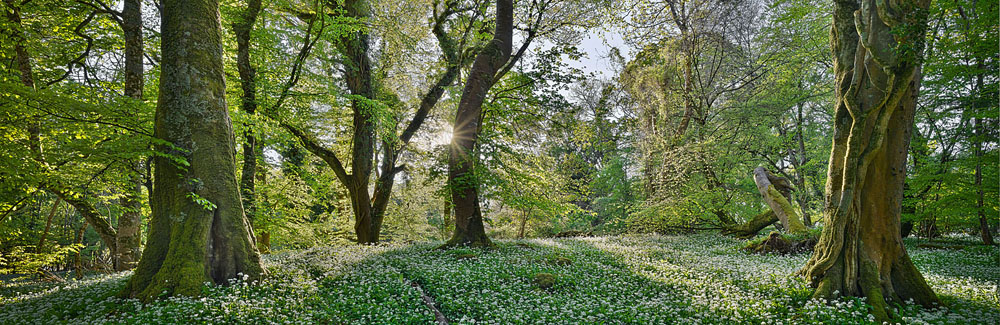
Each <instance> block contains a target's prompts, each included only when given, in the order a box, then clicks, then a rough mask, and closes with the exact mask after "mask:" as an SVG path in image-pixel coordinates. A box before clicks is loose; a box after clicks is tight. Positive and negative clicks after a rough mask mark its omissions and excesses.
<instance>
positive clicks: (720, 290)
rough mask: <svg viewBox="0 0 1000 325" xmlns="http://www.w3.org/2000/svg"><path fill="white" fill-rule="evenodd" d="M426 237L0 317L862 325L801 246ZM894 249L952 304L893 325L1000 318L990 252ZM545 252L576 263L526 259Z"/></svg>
mask: <svg viewBox="0 0 1000 325" xmlns="http://www.w3.org/2000/svg"><path fill="white" fill-rule="evenodd" d="M962 240H963V241H969V240H970V239H962ZM435 244H436V243H424V244H417V245H376V246H360V245H350V246H342V247H322V248H314V249H308V250H303V251H297V252H286V253H279V254H276V255H272V256H269V257H267V258H266V263H267V265H268V268H269V271H270V273H269V274H270V275H269V276H267V277H265V278H264V279H262V280H261V281H259V282H246V281H241V280H238V279H237V280H234V281H233V282H231V283H230V284H229V285H228V286H207V287H206V288H205V289H204V290H205V297H204V298H172V299H167V300H164V301H158V302H154V303H152V304H149V305H142V304H139V303H138V302H137V301H134V300H123V299H118V298H114V297H110V294H109V293H113V292H117V291H118V290H120V288H121V286H122V285H124V279H125V276H126V275H127V273H116V274H111V275H101V276H97V277H93V278H88V279H85V280H83V281H71V282H69V283H66V284H51V283H49V284H40V283H7V282H4V283H2V284H0V304H2V305H3V306H4V308H2V309H0V322H3V323H5V324H22V323H63V322H86V323H202V322H204V323H218V322H225V323H269V322H287V323H316V322H323V321H331V322H334V323H347V324H354V323H368V322H379V321H386V322H392V323H430V322H433V319H434V315H433V314H432V313H431V312H430V310H429V309H428V308H427V307H426V305H425V304H424V303H423V301H422V295H426V296H428V297H430V298H431V299H433V300H434V304H435V306H436V308H438V309H439V310H440V311H441V313H443V314H444V315H445V317H447V318H448V319H449V320H450V321H452V322H459V321H461V320H462V319H463V317H464V319H465V320H469V319H472V318H474V319H476V321H477V322H494V323H531V322H544V323H563V322H578V321H586V322H592V323H619V322H621V323H643V324H648V323H689V322H711V323H766V322H786V321H788V320H794V321H795V322H797V323H853V324H870V323H871V320H870V319H869V318H868V317H869V316H868V314H867V309H868V308H869V306H868V304H867V302H866V301H865V300H864V299H863V298H861V299H856V298H855V299H842V300H833V301H823V300H813V299H810V298H809V293H810V291H811V288H809V287H808V285H807V284H806V283H805V282H804V281H802V280H800V279H799V278H797V277H795V276H794V275H793V273H794V272H795V270H796V269H798V268H799V267H800V266H801V264H802V263H803V262H804V261H805V259H806V258H807V256H806V255H789V256H760V255H748V254H744V253H742V252H740V251H738V248H739V247H740V246H741V244H742V242H741V241H739V240H734V239H729V238H725V237H721V236H718V235H714V234H705V233H703V234H694V235H690V236H643V237H636V236H616V237H591V238H586V239H560V240H548V239H534V240H528V241H498V245H497V247H496V248H494V249H490V250H482V249H471V250H468V251H469V252H470V253H471V254H475V255H477V256H478V257H477V258H475V259H467V260H462V261H456V260H455V258H454V254H453V253H451V251H441V250H435V249H432V248H433V247H434V246H435ZM906 244H907V246H908V250H909V252H910V254H911V256H913V259H914V263H916V264H917V266H918V267H919V268H920V269H921V270H923V271H924V272H925V274H927V280H928V283H929V284H930V285H931V286H933V287H934V289H935V291H936V292H938V293H939V294H940V295H941V296H942V297H943V299H944V300H946V301H949V302H950V303H951V304H950V305H949V307H948V308H936V309H925V308H921V307H919V306H917V305H911V304H905V303H904V304H901V305H899V306H898V309H897V310H896V316H897V318H896V319H894V320H893V321H894V322H899V323H903V322H906V323H925V322H926V323H932V324H939V323H970V322H981V323H996V321H997V320H1000V307H998V304H997V300H996V297H995V296H994V292H993V288H995V284H994V283H993V282H992V281H993V280H992V279H993V276H994V274H995V272H994V271H995V270H994V269H995V265H993V263H991V261H994V260H996V259H997V258H998V257H1000V256H998V255H997V254H998V251H997V250H996V249H987V250H975V249H970V250H962V251H954V250H926V249H920V248H916V247H915V244H916V242H915V241H913V240H906ZM553 255H558V256H564V257H567V258H570V259H574V260H575V263H573V264H569V265H554V264H547V263H538V260H540V259H543V258H545V257H547V256H553ZM537 274H548V275H550V276H551V277H552V279H553V280H554V281H553V282H554V283H553V286H552V287H551V288H549V289H548V290H538V289H536V288H537V286H536V285H535V284H533V283H532V282H533V280H534V278H535V276H536V275H537ZM414 283H415V284H417V285H419V287H420V288H419V289H417V288H415V287H414V286H413V284H414ZM88 298H91V299H90V300H88Z"/></svg>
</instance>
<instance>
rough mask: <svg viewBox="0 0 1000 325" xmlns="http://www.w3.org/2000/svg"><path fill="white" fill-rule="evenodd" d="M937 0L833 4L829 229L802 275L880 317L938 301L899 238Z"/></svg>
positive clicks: (827, 293) (822, 293) (825, 294)
mask: <svg viewBox="0 0 1000 325" xmlns="http://www.w3.org/2000/svg"><path fill="white" fill-rule="evenodd" d="M929 5H930V0H903V1H876V0H862V1H857V0H838V1H835V5H834V13H833V27H832V31H831V44H832V47H833V54H834V60H833V63H834V72H835V77H836V95H837V101H836V104H835V105H836V106H835V112H834V121H833V123H834V129H833V148H832V150H831V151H832V152H831V154H830V163H829V170H828V178H827V184H826V202H825V206H824V210H823V222H824V224H825V227H824V228H823V232H822V235H821V236H820V239H819V243H818V244H817V245H816V248H815V251H814V252H813V255H812V258H811V259H810V260H809V261H808V262H807V264H806V266H805V267H804V268H803V269H802V271H801V273H802V275H803V276H805V278H806V279H807V280H808V281H810V282H811V284H812V285H813V286H815V287H816V291H815V292H814V294H813V296H814V297H817V298H834V297H836V296H838V295H847V296H862V297H867V298H868V303H870V304H871V305H872V314H873V315H874V316H875V317H876V319H877V320H878V321H880V322H881V321H887V320H889V315H888V313H889V310H888V309H887V303H886V302H887V301H893V302H903V301H906V300H908V299H913V301H914V302H916V303H918V304H921V305H924V306H931V305H933V304H935V303H938V302H939V301H938V298H937V296H935V295H934V292H933V291H932V290H931V288H930V287H929V286H928V285H927V283H926V282H925V281H924V278H923V276H922V275H921V274H920V272H919V271H917V269H916V267H914V265H913V262H912V261H911V260H910V257H909V255H907V253H906V249H905V248H904V246H903V241H902V238H900V234H899V226H900V204H901V201H902V196H903V181H904V178H905V177H906V155H907V149H908V147H909V141H910V134H911V132H912V129H913V119H914V111H915V100H916V94H917V91H918V90H919V88H920V63H921V56H922V55H923V53H922V50H923V49H922V47H923V40H924V33H925V31H926V27H927V9H928V6H929Z"/></svg>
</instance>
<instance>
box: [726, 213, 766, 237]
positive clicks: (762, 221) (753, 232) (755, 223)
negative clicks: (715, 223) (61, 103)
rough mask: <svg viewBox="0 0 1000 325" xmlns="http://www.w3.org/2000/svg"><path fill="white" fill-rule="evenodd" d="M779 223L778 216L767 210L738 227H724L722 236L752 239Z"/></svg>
mask: <svg viewBox="0 0 1000 325" xmlns="http://www.w3.org/2000/svg"><path fill="white" fill-rule="evenodd" d="M775 222H778V216H776V215H775V214H774V211H773V210H767V211H765V212H764V213H761V214H758V215H756V216H754V217H753V219H750V221H747V222H746V223H743V224H740V225H736V224H728V225H723V226H722V234H724V235H730V236H736V237H740V238H750V237H753V236H757V233H759V232H760V231H761V230H762V229H764V228H765V227H767V226H770V225H772V224H774V223H775Z"/></svg>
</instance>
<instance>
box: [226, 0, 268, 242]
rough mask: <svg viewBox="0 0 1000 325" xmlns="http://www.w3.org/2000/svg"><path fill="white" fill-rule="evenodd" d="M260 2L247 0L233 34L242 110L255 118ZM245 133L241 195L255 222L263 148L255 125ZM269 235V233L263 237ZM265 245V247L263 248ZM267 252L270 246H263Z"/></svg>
mask: <svg viewBox="0 0 1000 325" xmlns="http://www.w3.org/2000/svg"><path fill="white" fill-rule="evenodd" d="M260 10H261V4H260V0H249V1H247V8H246V9H245V10H244V11H243V12H242V15H240V17H239V18H237V21H236V22H234V23H233V31H234V32H235V34H236V69H237V70H238V71H239V75H240V89H241V90H242V91H243V96H241V97H240V109H241V110H242V111H243V113H246V114H247V115H248V116H250V117H251V118H252V116H253V115H254V114H256V112H257V83H256V79H257V70H256V69H254V67H253V65H252V64H250V41H251V39H250V32H251V31H252V30H253V26H254V23H256V21H257V15H258V14H260ZM244 127H245V128H246V129H245V130H244V131H243V171H242V172H241V176H240V196H241V197H242V198H243V208H244V210H245V213H246V215H247V218H249V219H250V220H251V221H254V220H256V211H257V209H256V204H257V203H256V200H255V198H256V196H257V193H256V182H255V180H256V176H257V157H259V156H260V152H261V146H260V145H259V144H258V143H257V136H256V135H254V131H253V125H251V124H250V123H247V124H246V125H245V126H244ZM261 235H262V236H265V237H266V236H267V235H266V234H263V233H262V234H261ZM262 246H263V245H262ZM260 249H263V250H265V251H267V250H268V249H269V247H260Z"/></svg>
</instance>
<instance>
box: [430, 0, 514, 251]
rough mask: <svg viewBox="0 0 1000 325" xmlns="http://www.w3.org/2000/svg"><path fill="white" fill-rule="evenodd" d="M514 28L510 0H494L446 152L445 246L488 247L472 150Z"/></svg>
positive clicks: (507, 53) (503, 62) (507, 54)
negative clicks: (491, 21) (449, 219)
mask: <svg viewBox="0 0 1000 325" xmlns="http://www.w3.org/2000/svg"><path fill="white" fill-rule="evenodd" d="M513 31H514V4H513V1H512V0H497V19H496V30H495V31H494V32H493V40H491V41H490V42H489V43H487V44H486V46H485V47H483V49H482V50H480V52H479V54H478V55H476V60H475V61H474V62H473V63H472V69H471V70H469V77H468V79H467V80H466V82H465V89H464V90H463V91H462V99H461V100H459V102H458V111H457V112H456V114H455V126H454V129H453V131H452V138H451V149H450V150H449V155H448V186H449V187H450V188H451V202H452V204H453V205H454V207H455V232H454V234H453V235H452V237H451V239H450V240H448V242H447V243H445V246H454V245H471V246H489V245H491V242H490V239H489V238H488V237H487V236H486V230H485V228H484V227H483V215H482V211H480V209H479V189H478V184H477V182H476V181H475V175H474V173H475V165H474V162H475V159H476V158H475V157H474V155H473V151H474V150H475V147H476V140H478V138H479V130H480V127H481V126H482V123H483V114H482V113H483V101H484V100H485V99H486V93H487V92H488V91H489V90H490V88H491V87H493V84H494V83H495V82H496V79H495V76H496V74H497V73H498V72H499V71H500V70H501V69H502V68H503V67H504V65H505V64H507V60H508V59H510V55H511V43H512V39H513Z"/></svg>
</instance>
